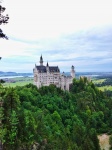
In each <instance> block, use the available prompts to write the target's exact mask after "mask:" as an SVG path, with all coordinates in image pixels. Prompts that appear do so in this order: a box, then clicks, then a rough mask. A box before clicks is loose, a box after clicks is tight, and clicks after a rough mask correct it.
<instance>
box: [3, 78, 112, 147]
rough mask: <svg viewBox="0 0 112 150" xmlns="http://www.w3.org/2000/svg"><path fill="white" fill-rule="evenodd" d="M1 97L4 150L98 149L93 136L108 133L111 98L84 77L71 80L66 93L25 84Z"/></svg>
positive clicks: (111, 122) (54, 88) (10, 89)
mask: <svg viewBox="0 0 112 150" xmlns="http://www.w3.org/2000/svg"><path fill="white" fill-rule="evenodd" d="M3 91H4V90H3ZM1 98H2V99H3V109H2V110H1V111H2V128H3V130H4V132H3V136H2V142H3V143H4V148H5V149H9V150H13V149H17V148H18V149H20V150H23V149H24V150H31V149H32V147H36V148H37V149H46V150H47V149H49V150H63V149H64V150H100V147H99V141H98V138H97V134H98V133H103V132H111V127H112V121H111V118H112V111H111V106H112V105H111V104H112V99H111V98H109V97H108V98H107V97H106V96H105V95H104V94H103V93H102V92H101V91H99V90H98V89H97V88H96V87H95V86H94V84H93V83H92V82H90V81H88V80H87V78H80V80H76V79H74V81H73V85H72V87H71V91H70V92H67V91H62V90H61V89H60V88H57V87H56V86H54V85H50V86H49V87H41V88H40V89H37V87H36V86H34V85H32V84H29V85H26V86H22V87H16V88H5V91H4V92H2V94H1Z"/></svg>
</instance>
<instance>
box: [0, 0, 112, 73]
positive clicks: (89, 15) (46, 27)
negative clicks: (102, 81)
mask: <svg viewBox="0 0 112 150" xmlns="http://www.w3.org/2000/svg"><path fill="white" fill-rule="evenodd" d="M2 6H5V7H6V11H5V13H6V14H9V17H10V19H9V23H8V24H7V25H2V26H1V29H3V31H4V33H6V34H7V36H8V37H9V40H5V39H0V56H1V57H2V60H1V61H0V71H4V72H5V71H15V72H33V68H34V66H35V64H37V65H39V59H40V56H41V54H42V56H43V60H44V65H46V63H47V61H48V63H49V65H50V66H59V68H60V71H61V72H63V71H65V72H69V71H70V70H71V66H72V65H74V66H75V70H76V72H112V67H111V66H112V1H111V0H30V1H28V0H19V1H15V0H4V1H3V2H2ZM5 13H4V14H5Z"/></svg>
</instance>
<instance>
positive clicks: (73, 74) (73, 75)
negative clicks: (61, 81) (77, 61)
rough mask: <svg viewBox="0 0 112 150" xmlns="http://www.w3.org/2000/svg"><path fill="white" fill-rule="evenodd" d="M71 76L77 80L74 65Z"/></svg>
mask: <svg viewBox="0 0 112 150" xmlns="http://www.w3.org/2000/svg"><path fill="white" fill-rule="evenodd" d="M71 76H72V78H75V70H74V66H73V65H72V67H71Z"/></svg>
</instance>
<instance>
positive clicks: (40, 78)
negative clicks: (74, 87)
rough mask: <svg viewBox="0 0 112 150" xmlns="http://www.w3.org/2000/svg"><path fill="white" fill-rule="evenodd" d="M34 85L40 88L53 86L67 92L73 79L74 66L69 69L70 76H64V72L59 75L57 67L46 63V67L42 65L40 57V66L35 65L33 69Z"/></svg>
mask: <svg viewBox="0 0 112 150" xmlns="http://www.w3.org/2000/svg"><path fill="white" fill-rule="evenodd" d="M33 74H34V84H35V85H36V86H37V87H38V88H40V87H41V86H49V85H50V84H54V85H56V86H57V87H59V88H61V89H62V90H67V91H69V86H70V84H71V83H72V80H73V78H75V70H74V66H72V67H71V75H70V76H66V75H65V74H64V72H63V73H62V74H61V73H60V69H59V68H58V66H49V64H48V62H47V64H46V66H44V65H43V58H42V55H41V57H40V65H39V66H37V65H36V64H35V68H34V69H33Z"/></svg>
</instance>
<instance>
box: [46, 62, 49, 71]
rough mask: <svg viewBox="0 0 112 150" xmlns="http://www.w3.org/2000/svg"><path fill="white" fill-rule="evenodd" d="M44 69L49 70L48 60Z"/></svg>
mask: <svg viewBox="0 0 112 150" xmlns="http://www.w3.org/2000/svg"><path fill="white" fill-rule="evenodd" d="M46 70H47V72H49V64H48V62H47V65H46Z"/></svg>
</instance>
